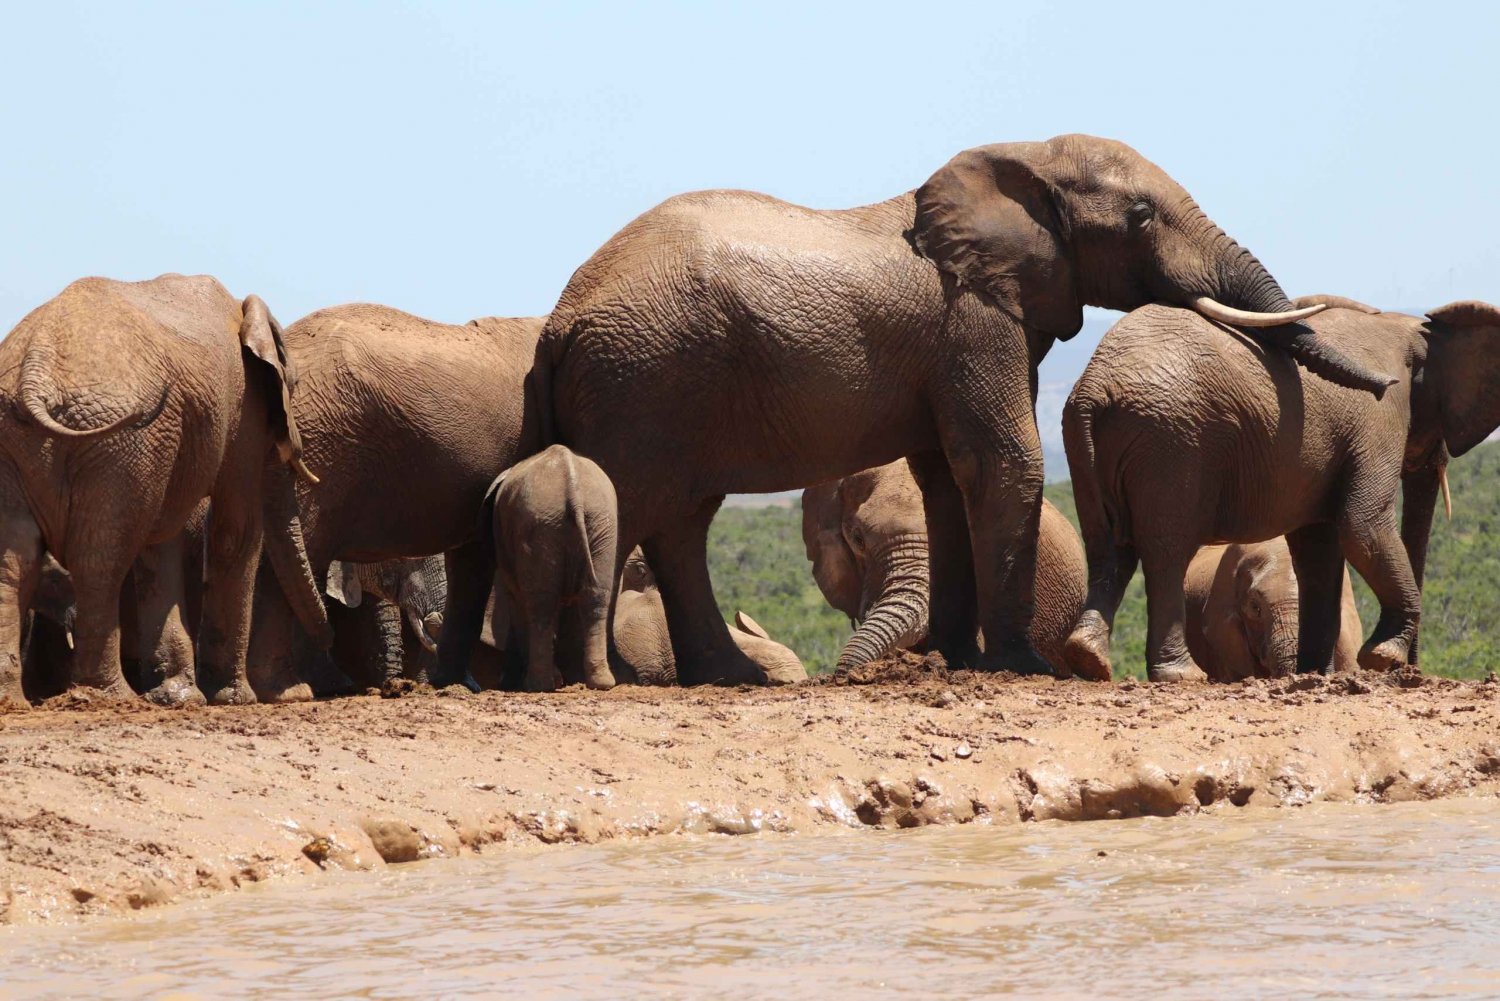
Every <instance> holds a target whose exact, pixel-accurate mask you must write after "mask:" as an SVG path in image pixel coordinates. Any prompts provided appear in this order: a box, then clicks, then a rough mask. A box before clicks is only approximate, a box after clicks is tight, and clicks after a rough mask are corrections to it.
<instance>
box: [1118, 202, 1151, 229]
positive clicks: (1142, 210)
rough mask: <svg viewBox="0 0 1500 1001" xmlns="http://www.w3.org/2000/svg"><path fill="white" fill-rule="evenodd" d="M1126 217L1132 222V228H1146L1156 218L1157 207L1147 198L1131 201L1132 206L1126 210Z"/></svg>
mask: <svg viewBox="0 0 1500 1001" xmlns="http://www.w3.org/2000/svg"><path fill="white" fill-rule="evenodd" d="M1125 218H1126V219H1127V220H1129V222H1130V228H1131V229H1145V228H1146V227H1147V226H1149V225H1150V224H1151V220H1152V219H1154V218H1156V208H1155V207H1154V206H1153V205H1152V204H1151V203H1150V202H1148V201H1146V200H1145V199H1141V200H1140V201H1136V202H1133V203H1131V206H1130V208H1128V209H1126V210H1125Z"/></svg>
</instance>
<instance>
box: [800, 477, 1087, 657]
mask: <svg viewBox="0 0 1500 1001" xmlns="http://www.w3.org/2000/svg"><path fill="white" fill-rule="evenodd" d="M802 541H803V543H804V544H805V545H806V546H807V558H808V559H809V560H810V561H812V565H813V577H814V578H815V579H816V580H817V582H818V588H819V590H821V591H822V592H823V597H825V598H827V599H828V603H829V604H830V605H832V606H833V607H834V608H837V609H838V610H839V611H841V612H843V613H844V614H845V615H847V616H849V619H850V621H851V622H853V623H855V624H856V628H855V630H854V635H852V636H851V637H849V640H848V642H846V643H845V644H844V649H843V651H842V652H841V653H840V654H839V660H838V666H839V667H840V668H850V667H857V666H859V665H861V664H864V663H866V662H867V661H871V660H875V659H877V658H880V657H883V656H885V655H886V654H887V653H889V652H890V651H891V650H892V649H895V648H896V647H906V648H913V647H916V646H919V645H920V644H923V643H925V642H926V639H927V610H928V570H927V523H926V521H925V518H924V515H923V511H922V492H921V490H920V489H919V488H918V487H917V483H916V481H915V480H914V479H913V478H912V474H911V469H910V468H909V467H908V465H907V463H906V460H905V459H899V460H897V461H896V462H892V463H888V464H887V465H884V466H876V467H875V468H874V469H866V470H864V471H863V472H859V473H855V474H854V475H853V476H846V477H844V478H843V479H841V480H834V481H832V482H830V483H821V484H819V485H817V486H815V487H808V488H807V489H806V490H804V491H803V492H802ZM1087 583H1088V580H1087V573H1086V570H1085V566H1084V558H1083V546H1082V545H1081V544H1080V543H1079V541H1078V533H1077V532H1076V531H1074V530H1073V526H1072V525H1071V524H1070V523H1069V522H1068V519H1067V518H1065V517H1064V516H1063V514H1062V512H1060V511H1058V510H1057V508H1055V507H1053V506H1052V505H1051V504H1050V503H1048V502H1047V501H1045V500H1043V501H1042V516H1041V523H1040V530H1039V533H1038V539H1037V562H1036V597H1035V602H1036V612H1035V615H1034V616H1033V617H1032V620H1031V626H1030V630H1029V632H1028V636H1029V638H1030V639H1031V645H1032V646H1033V647H1035V648H1036V650H1037V652H1038V653H1040V654H1041V655H1042V656H1043V657H1045V658H1046V659H1047V661H1048V662H1049V663H1050V664H1052V666H1053V667H1054V668H1056V669H1058V670H1063V669H1064V668H1065V664H1064V661H1063V656H1062V646H1063V641H1064V640H1065V639H1066V638H1067V636H1068V633H1069V631H1070V630H1071V629H1072V628H1073V624H1074V623H1075V622H1077V621H1078V613H1079V612H1080V611H1081V610H1082V608H1083V596H1084V591H1085V590H1086V589H1087Z"/></svg>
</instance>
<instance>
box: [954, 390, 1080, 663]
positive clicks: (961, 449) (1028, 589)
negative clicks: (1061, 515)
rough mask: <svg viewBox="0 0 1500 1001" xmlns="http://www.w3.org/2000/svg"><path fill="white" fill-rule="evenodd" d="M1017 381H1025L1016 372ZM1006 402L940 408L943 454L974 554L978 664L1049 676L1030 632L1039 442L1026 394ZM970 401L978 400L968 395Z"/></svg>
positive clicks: (1039, 488) (1038, 521)
mask: <svg viewBox="0 0 1500 1001" xmlns="http://www.w3.org/2000/svg"><path fill="white" fill-rule="evenodd" d="M1019 385H1020V386H1021V387H1022V389H1023V392H1024V388H1025V387H1026V385H1027V382H1026V376H1025V375H1024V374H1023V375H1021V376H1020V382H1019ZM1004 403H1005V401H1004V400H997V401H990V400H981V401H978V404H981V405H982V408H980V409H974V410H969V411H958V410H954V411H953V412H951V413H947V414H940V415H939V423H940V427H941V430H942V438H943V454H944V455H946V456H947V457H948V468H949V469H950V470H951V471H952V473H953V481H954V482H955V483H957V484H958V489H959V490H960V491H961V492H962V493H963V500H964V511H965V513H966V515H967V522H965V523H963V524H966V525H967V529H968V533H969V544H970V547H971V549H972V552H973V554H974V559H973V566H974V569H973V574H974V584H975V586H974V593H975V598H976V599H977V604H978V611H979V628H980V631H981V633H982V634H983V637H984V654H983V656H982V657H981V658H980V661H979V666H980V667H983V668H986V669H989V670H997V671H998V670H1005V671H1014V672H1016V673H1017V674H1042V675H1051V674H1052V673H1053V670H1052V665H1051V664H1049V663H1048V662H1047V660H1046V659H1045V658H1044V657H1042V655H1041V654H1039V653H1037V651H1036V649H1035V648H1034V647H1032V645H1031V637H1030V635H1029V632H1030V629H1031V619H1032V613H1033V611H1034V608H1035V602H1034V595H1035V590H1036V548H1037V537H1038V533H1039V531H1040V527H1041V517H1042V446H1041V441H1040V439H1038V437H1037V432H1036V420H1035V418H1034V416H1033V415H1032V411H1031V407H1030V397H1029V396H1027V397H1025V404H1026V405H1025V407H1024V408H1022V409H1021V410H1019V411H1018V412H1017V413H1015V414H1009V413H1007V412H1006V408H1005V406H1004ZM968 405H970V406H975V405H976V404H975V401H968Z"/></svg>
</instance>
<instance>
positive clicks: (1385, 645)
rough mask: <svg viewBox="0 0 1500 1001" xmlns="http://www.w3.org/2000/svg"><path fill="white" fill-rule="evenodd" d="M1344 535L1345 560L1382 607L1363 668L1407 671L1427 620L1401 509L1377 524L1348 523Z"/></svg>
mask: <svg viewBox="0 0 1500 1001" xmlns="http://www.w3.org/2000/svg"><path fill="white" fill-rule="evenodd" d="M1338 533H1339V543H1340V545H1341V546H1342V547H1343V550H1344V555H1345V556H1346V557H1348V559H1349V562H1350V563H1351V564H1353V565H1354V569H1355V570H1357V571H1359V575H1360V576H1361V577H1363V578H1364V579H1365V583H1366V584H1369V585H1370V590H1371V591H1373V592H1374V593H1375V598H1376V600H1377V601H1379V602H1380V621H1378V622H1377V623H1375V631H1374V632H1373V633H1371V634H1370V638H1369V639H1367V640H1365V644H1364V646H1362V647H1361V648H1360V651H1359V666H1360V667H1362V668H1364V669H1365V670H1367V671H1373V670H1387V671H1388V670H1392V669H1394V668H1397V667H1402V666H1404V665H1405V664H1406V662H1407V657H1408V656H1409V655H1410V652H1411V643H1412V641H1413V640H1415V639H1416V637H1417V627H1418V625H1419V624H1420V622H1421V619H1422V593H1421V591H1420V590H1418V588H1417V580H1416V576H1415V575H1414V574H1413V573H1412V569H1411V563H1410V562H1409V560H1408V559H1407V555H1406V547H1405V546H1404V545H1402V543H1401V535H1400V533H1399V532H1398V531H1397V529H1396V510H1395V505H1394V504H1392V505H1389V506H1387V508H1386V509H1385V510H1384V511H1382V512H1381V513H1380V514H1378V515H1376V516H1375V517H1373V518H1368V519H1358V520H1355V519H1352V518H1346V519H1344V520H1342V521H1340V523H1339V527H1338ZM1335 593H1337V592H1335Z"/></svg>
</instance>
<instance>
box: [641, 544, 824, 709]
mask: <svg viewBox="0 0 1500 1001" xmlns="http://www.w3.org/2000/svg"><path fill="white" fill-rule="evenodd" d="M729 635H730V638H732V639H733V640H734V642H735V645H736V646H738V647H739V648H740V650H741V651H743V652H744V654H745V656H747V657H749V658H750V659H751V660H752V661H754V662H755V663H757V664H760V665H761V666H762V668H763V669H764V670H765V678H766V683H767V684H771V685H791V684H796V683H797V682H799V681H806V680H807V668H805V667H803V666H802V660H801V658H799V657H798V656H797V654H796V653H794V652H793V651H792V649H791V648H790V647H787V646H784V645H783V644H781V643H777V642H776V641H775V640H773V639H771V637H770V635H769V634H768V633H767V632H766V631H765V630H764V629H762V628H761V627H760V624H759V623H757V622H756V621H755V620H754V619H752V618H750V616H748V615H746V614H745V613H744V612H737V613H736V614H735V617H734V625H733V627H732V628H731V629H730V630H729ZM614 638H615V651H614V652H615V655H616V660H615V662H614V664H615V667H616V677H618V678H620V680H625V679H626V678H629V679H632V680H634V681H635V682H637V683H638V684H643V685H674V684H676V683H677V659H676V657H675V656H673V654H672V638H671V636H670V635H668V633H667V611H666V608H665V607H664V606H663V605H662V600H661V592H660V591H659V590H658V589H657V586H656V575H655V574H653V573H652V572H651V567H650V565H649V564H648V563H647V562H646V557H645V555H644V554H642V552H641V551H640V549H639V548H637V549H633V550H631V552H630V555H629V556H628V557H626V559H625V569H624V572H623V573H622V574H621V579H620V593H619V595H618V596H617V597H616V598H615V620H614Z"/></svg>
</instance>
